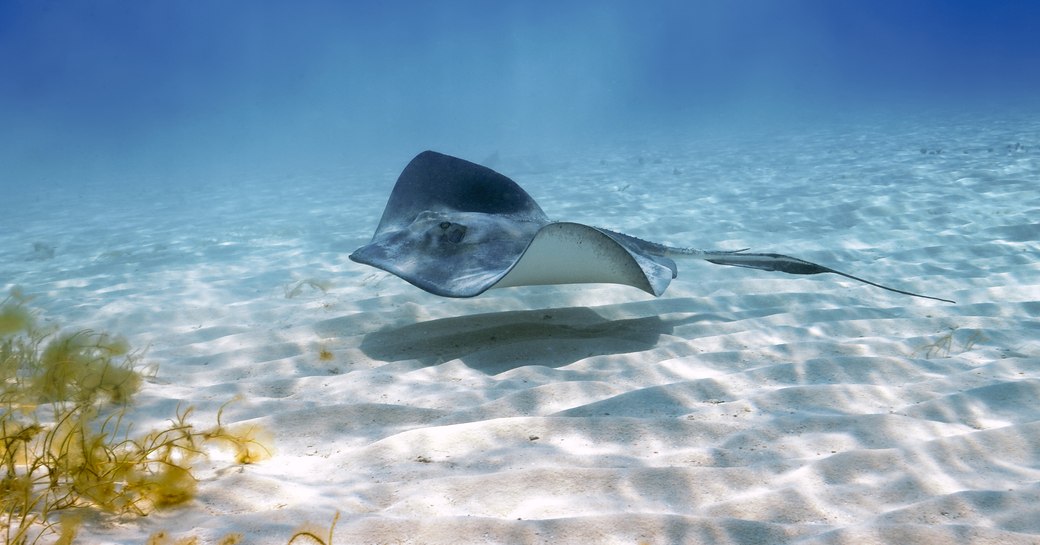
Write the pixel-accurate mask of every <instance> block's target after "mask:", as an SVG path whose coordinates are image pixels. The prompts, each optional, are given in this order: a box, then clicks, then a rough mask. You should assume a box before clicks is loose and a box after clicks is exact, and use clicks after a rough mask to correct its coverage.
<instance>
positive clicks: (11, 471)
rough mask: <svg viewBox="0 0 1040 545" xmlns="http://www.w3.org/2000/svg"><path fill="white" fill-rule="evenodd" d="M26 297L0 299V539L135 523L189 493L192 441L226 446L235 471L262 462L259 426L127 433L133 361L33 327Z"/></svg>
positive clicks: (135, 382)
mask: <svg viewBox="0 0 1040 545" xmlns="http://www.w3.org/2000/svg"><path fill="white" fill-rule="evenodd" d="M26 302H28V298H27V297H25V296H24V295H23V294H21V292H19V291H17V290H12V292H11V295H10V296H8V297H7V298H6V299H4V300H3V301H2V302H0V434H2V435H0V532H2V534H0V535H2V536H3V539H4V543H6V544H11V545H24V544H34V543H38V542H40V541H41V540H42V539H44V538H53V539H54V541H53V542H54V543H57V544H69V543H73V540H74V539H75V536H76V532H77V529H78V527H79V526H80V524H81V523H82V521H83V519H84V518H85V517H86V516H87V515H90V514H96V513H110V514H115V515H146V514H148V513H149V512H151V511H153V510H155V509H161V508H164V507H170V506H174V505H179V504H183V503H185V502H188V501H190V500H191V499H192V498H194V496H195V488H196V480H195V477H194V476H193V475H192V473H191V464H192V462H193V461H195V460H197V459H199V458H200V457H202V456H204V453H203V445H204V444H206V443H209V442H217V443H220V444H223V445H227V446H230V447H231V448H232V449H234V451H235V453H236V456H235V458H236V461H237V462H239V463H244V464H245V463H251V462H255V461H258V460H261V459H263V458H265V457H267V456H269V454H270V453H269V451H268V450H267V448H266V447H264V446H263V440H264V439H265V434H264V432H263V430H261V429H259V428H256V427H251V428H244V429H237V428H235V429H230V428H228V427H226V426H224V425H223V424H222V423H221V421H220V416H221V414H222V413H223V408H221V411H220V412H219V413H218V416H217V425H216V426H215V427H213V428H211V429H208V430H197V429H195V428H194V427H193V426H192V424H190V423H189V422H188V417H189V416H190V415H191V413H192V409H191V407H188V408H184V409H178V411H177V414H176V417H175V418H174V419H172V420H171V422H170V425H169V426H168V427H166V428H164V429H160V430H156V431H152V432H150V433H147V434H145V435H143V436H139V437H131V436H130V431H131V427H132V425H131V424H130V423H128V422H126V421H124V416H125V415H126V410H127V408H128V404H129V403H130V401H131V400H132V397H133V395H134V394H135V393H136V392H137V390H138V389H139V388H140V385H141V375H140V374H139V373H138V372H137V370H136V369H135V367H136V364H137V363H138V360H139V358H140V354H139V353H136V352H133V351H132V350H131V349H130V347H129V344H128V343H127V342H126V340H124V339H122V338H120V337H114V336H111V335H108V334H106V333H97V332H94V331H90V330H83V331H78V332H75V333H56V332H52V331H46V330H43V329H40V328H38V327H37V326H36V320H35V319H34V314H33V313H32V312H31V311H30V310H28V309H27V307H26V306H25V303H26Z"/></svg>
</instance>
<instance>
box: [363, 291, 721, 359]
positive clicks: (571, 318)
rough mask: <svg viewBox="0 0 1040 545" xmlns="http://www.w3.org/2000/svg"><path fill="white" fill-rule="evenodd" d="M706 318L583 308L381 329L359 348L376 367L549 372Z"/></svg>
mask: <svg viewBox="0 0 1040 545" xmlns="http://www.w3.org/2000/svg"><path fill="white" fill-rule="evenodd" d="M709 319H715V318H714V317H708V316H688V317H684V318H682V319H665V318H661V317H660V316H646V317H640V318H630V319H621V320H618V319H615V318H608V317H604V316H602V315H600V314H598V313H596V312H595V311H594V310H592V309H590V308H587V307H569V308H555V309H547V310H522V311H508V312H495V313H486V314H474V315H470V316H458V317H451V318H441V319H437V320H430V321H427V322H420V323H413V324H408V325H404V326H393V327H387V328H384V329H381V330H379V331H374V332H372V333H368V334H367V335H365V337H364V339H363V340H362V341H361V347H360V348H361V351H362V352H363V353H364V354H365V355H366V356H368V357H370V358H372V359H374V360H379V361H385V362H394V361H404V360H417V361H419V362H420V363H422V364H423V365H427V366H432V365H439V364H441V363H444V362H448V361H452V360H456V359H458V360H461V361H462V362H463V363H465V364H466V365H467V366H469V367H471V368H473V369H476V370H479V371H481V372H484V373H487V374H489V375H497V374H499V373H503V372H505V371H509V370H512V369H516V368H519V367H524V366H528V365H538V366H543V367H551V368H554V369H555V368H559V367H564V366H566V365H570V364H572V363H574V362H577V361H579V360H582V359H585V358H589V357H594V356H603V355H614V354H631V353H636V352H643V351H646V350H651V349H653V348H655V347H656V346H657V345H658V342H659V340H660V338H661V336H662V335H670V334H672V332H673V330H674V329H675V328H676V327H678V326H681V325H684V324H688V323H693V322H697V321H703V320H709Z"/></svg>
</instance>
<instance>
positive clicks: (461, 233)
mask: <svg viewBox="0 0 1040 545" xmlns="http://www.w3.org/2000/svg"><path fill="white" fill-rule="evenodd" d="M440 228H441V229H444V239H445V240H447V241H448V242H451V243H452V244H458V243H460V242H462V238H463V237H465V236H466V226H465V225H461V224H458V223H451V222H450V221H443V222H441V224H440Z"/></svg>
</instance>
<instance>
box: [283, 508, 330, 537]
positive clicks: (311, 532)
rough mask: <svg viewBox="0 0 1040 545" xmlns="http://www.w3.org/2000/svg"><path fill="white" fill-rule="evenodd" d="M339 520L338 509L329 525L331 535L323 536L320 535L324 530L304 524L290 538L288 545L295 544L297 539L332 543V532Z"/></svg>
mask: <svg viewBox="0 0 1040 545" xmlns="http://www.w3.org/2000/svg"><path fill="white" fill-rule="evenodd" d="M338 521H339V511H336V515H335V516H333V517H332V525H331V526H329V535H328V536H322V535H318V534H321V533H323V532H324V530H319V529H315V528H310V527H309V526H304V527H302V528H300V529H298V530H296V533H294V534H293V535H292V537H290V538H289V543H287V544H286V545H293V544H294V543H296V542H297V541H299V542H300V543H317V544H318V545H332V532H333V531H335V530H336V522H338Z"/></svg>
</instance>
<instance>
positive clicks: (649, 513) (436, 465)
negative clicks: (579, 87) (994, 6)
mask: <svg viewBox="0 0 1040 545" xmlns="http://www.w3.org/2000/svg"><path fill="white" fill-rule="evenodd" d="M1038 135H1040V132H1038V128H1037V127H1036V126H1035V125H1033V126H1025V125H1015V124H1002V123H998V122H996V121H994V122H986V123H980V122H977V121H973V122H967V123H964V124H962V125H950V126H938V125H925V126H920V127H909V126H904V127H902V128H899V127H896V128H893V127H885V126H876V127H868V126H859V127H856V128H855V129H847V130H842V131H839V130H833V131H822V130H821V131H816V132H810V133H804V132H799V133H798V135H797V136H792V135H775V136H771V137H765V136H763V137H761V139H759V140H753V141H736V140H732V141H729V142H712V143H706V142H699V141H698V142H683V141H676V140H675V139H666V138H664V137H660V138H658V137H653V138H651V139H649V140H647V141H645V142H643V143H640V144H632V143H629V144H627V145H618V146H615V147H610V148H602V149H595V150H586V151H585V152H584V153H585V155H583V156H578V157H573V156H570V157H568V156H566V155H565V154H563V153H560V154H559V156H556V157H543V158H541V163H540V164H541V165H542V166H540V167H538V168H533V167H530V165H531V163H532V161H531V160H530V159H525V158H524V157H520V156H517V157H511V156H510V155H509V154H508V153H506V151H505V150H503V151H502V162H501V164H499V165H496V166H497V168H498V169H499V170H501V171H502V172H503V173H505V174H507V175H511V176H513V177H514V178H515V179H516V180H517V181H518V182H519V183H520V184H521V185H522V186H524V187H525V188H526V189H528V191H529V192H531V193H532V195H533V196H534V197H535V198H536V199H537V200H538V201H539V202H540V203H541V205H542V206H543V208H544V209H545V210H546V211H547V212H548V214H549V215H550V216H551V217H553V218H557V219H568V220H573V221H579V222H586V223H592V224H595V225H601V226H604V227H611V228H615V229H618V230H621V231H624V232H628V233H630V234H632V235H636V236H640V237H643V238H647V239H651V240H658V241H661V242H665V243H670V244H676V245H684V246H694V247H702V248H721V249H734V248H741V247H751V248H753V249H755V250H760V251H776V252H783V253H788V254H791V255H795V256H799V257H802V258H804V259H809V260H812V261H816V262H819V263H823V264H826V265H830V266H833V267H834V268H837V269H840V270H845V271H847V272H849V273H852V274H856V275H860V276H863V277H865V278H868V279H871V280H875V281H878V282H881V283H885V284H890V285H893V286H897V287H901V288H904V289H909V290H911V291H917V292H922V293H927V294H931V295H936V296H940V297H950V298H953V299H956V300H957V301H958V303H957V304H956V305H949V304H943V303H937V302H933V301H926V300H922V299H915V298H910V297H904V296H900V295H896V294H892V293H889V292H885V291H881V290H878V289H874V288H871V287H869V286H864V285H861V284H857V283H854V282H851V281H848V280H845V279H842V278H839V277H836V276H833V275H821V276H816V277H796V276H787V275H782V274H779V273H767V272H761V271H751V270H742V269H734V268H725V267H718V266H714V265H711V264H707V263H703V262H698V261H689V262H681V263H680V264H679V267H680V274H679V278H678V279H676V281H675V282H674V283H673V284H672V286H671V287H670V288H669V290H668V292H667V293H666V294H665V295H664V296H663V297H661V298H658V299H654V298H652V297H650V296H648V295H646V294H644V293H642V292H640V291H638V290H635V289H633V288H625V287H614V286H599V285H596V286H563V287H539V288H512V289H508V290H498V291H494V292H491V293H488V294H486V295H485V296H482V297H480V298H477V299H472V300H449V299H441V298H437V297H434V296H431V295H428V294H426V293H423V292H421V291H419V290H418V289H416V288H413V287H411V286H410V285H408V284H406V283H405V282H403V281H401V280H398V279H396V278H394V277H391V276H389V275H387V274H384V273H382V272H379V271H376V270H374V269H371V268H367V267H364V266H361V265H358V264H355V263H352V262H350V261H349V260H348V259H347V254H348V253H349V252H350V251H351V250H353V249H354V248H355V247H357V246H359V245H361V244H363V243H364V242H366V241H367V239H368V237H369V236H370V235H371V232H372V231H373V230H374V228H375V225H376V222H377V221H378V218H379V214H380V213H381V210H382V206H383V204H384V203H385V200H386V197H387V196H388V194H389V191H390V188H391V186H392V184H393V182H394V180H395V178H396V174H397V172H398V171H399V169H400V168H401V167H403V166H404V164H405V163H406V162H407V160H408V159H410V156H408V155H403V156H402V157H400V161H399V163H398V164H390V165H387V169H386V172H385V173H382V174H376V175H374V176H373V175H365V176H361V175H360V174H356V173H351V172H349V170H348V169H347V168H344V169H343V171H342V172H331V173H330V172H326V173H322V174H314V175H312V174H307V175H297V176H295V177H292V178H288V179H275V178H272V177H263V176H260V177H258V178H257V179H256V180H252V179H245V178H244V179H241V180H229V181H226V182H220V183H207V184H204V183H199V184H198V185H196V186H193V187H172V188H168V189H165V190H162V191H158V190H152V189H147V188H144V189H134V190H133V191H132V192H131V194H121V195H113V194H112V193H111V190H109V189H106V188H104V187H92V188H83V189H82V190H78V191H73V192H69V191H57V190H53V189H44V190H42V192H41V193H36V194H34V195H33V197H32V198H26V199H16V200H14V201H8V203H7V204H3V205H0V206H3V207H4V211H3V215H4V217H5V223H8V225H9V226H8V227H5V228H4V229H3V230H2V231H0V287H3V288H4V289H8V288H10V286H12V285H20V286H22V288H23V289H24V290H25V291H27V292H29V293H32V294H35V295H37V296H38V299H37V300H36V305H37V306H38V307H40V308H42V309H43V310H44V311H45V313H46V316H48V317H50V318H53V319H55V320H58V321H60V322H61V323H63V324H66V325H68V326H70V327H93V328H98V329H104V330H107V331H111V332H115V333H122V334H124V335H126V336H128V337H129V339H130V340H131V342H132V344H134V345H135V346H139V347H144V346H148V347H150V348H149V350H148V352H147V358H146V359H147V361H148V362H149V363H151V364H155V365H157V366H158V373H157V375H156V376H155V378H154V379H151V380H150V381H149V382H148V383H147V384H146V385H145V387H144V389H143V391H142V393H141V394H140V395H139V397H138V399H137V410H136V411H135V413H134V418H135V419H137V420H136V421H137V422H138V424H137V426H138V429H142V430H143V429H147V428H149V427H151V426H157V425H160V424H161V423H162V422H163V421H164V420H165V419H167V418H169V417H170V416H172V414H173V410H174V408H175V407H176V406H177V405H178V403H181V404H191V405H194V406H195V407H196V413H195V417H194V419H193V421H194V422H196V423H198V424H199V425H201V426H205V425H208V424H210V423H212V421H213V418H214V417H215V414H216V411H217V410H218V409H219V407H220V406H221V405H222V404H224V403H225V402H227V401H228V400H230V399H232V398H234V397H235V396H240V397H241V400H240V401H238V402H237V403H234V404H232V405H230V406H229V407H228V408H227V410H226V412H225V415H224V417H225V421H226V422H227V423H236V422H256V423H260V424H263V425H264V426H265V427H267V428H268V429H270V430H271V431H272V432H273V433H274V434H275V448H276V449H277V451H276V455H275V456H274V458H273V459H270V460H267V461H264V462H261V463H259V464H255V465H250V466H235V465H234V464H233V462H232V461H231V460H229V459H228V457H227V456H226V455H224V454H222V453H219V452H217V453H213V456H212V457H211V459H210V461H209V462H208V463H206V464H202V465H200V466H197V467H196V470H197V472H198V474H199V476H200V477H201V479H202V480H201V483H200V488H199V496H198V499H197V501H194V502H193V503H191V504H190V505H188V506H186V507H183V508H179V509H174V510H170V511H165V512H160V513H157V514H155V515H152V516H149V517H147V518H144V519H136V520H115V521H113V520H105V519H101V520H97V521H92V522H90V523H89V524H88V525H87V527H86V528H84V530H83V536H84V542H85V543H142V542H143V541H144V539H145V538H146V537H147V536H148V535H150V534H152V533H154V532H156V531H158V530H161V529H162V530H166V531H167V532H169V533H170V534H172V535H173V536H186V535H192V534H194V535H198V536H200V537H201V538H202V540H203V542H205V543H211V542H215V540H216V539H217V538H219V537H220V536H222V535H224V534H226V533H228V532H243V533H244V534H246V535H247V536H248V538H249V541H248V542H249V543H285V542H286V541H287V540H288V538H289V536H290V535H291V534H292V532H293V530H294V529H295V528H297V527H298V526H299V525H301V524H302V523H305V522H311V523H313V524H315V525H317V526H319V527H320V526H327V525H328V524H329V522H331V520H332V517H333V515H334V513H336V512H337V511H338V512H339V513H340V514H341V518H340V521H339V524H338V526H337V528H336V543H342V544H347V543H350V544H360V543H583V544H586V543H628V544H634V543H648V544H664V543H720V544H728V543H764V544H783V543H848V544H865V543H893V544H902V543H1032V544H1036V543H1040V318H1038V315H1040V265H1038V262H1040V260H1038V256H1040V253H1038V251H1040V242H1038V241H1040V190H1038V188H1040V136H1038ZM1016 142H1019V143H1021V144H1022V145H1024V146H1026V148H1025V149H1021V150H1010V151H1009V150H1008V148H1007V146H1008V144H1012V145H1013V144H1015V143H1016ZM922 148H924V149H926V150H934V149H937V148H941V149H942V150H943V152H942V153H941V154H931V153H922V152H921V149H922ZM414 151H415V152H418V151H420V150H414ZM443 151H446V152H457V151H458V150H443ZM639 157H642V158H644V164H642V165H640V164H639V161H638V158H639ZM471 158H473V159H477V160H479V159H481V158H482V157H479V156H477V157H471ZM127 182H128V183H127V185H126V186H125V187H128V188H133V187H135V186H134V184H133V181H132V180H129V181H127ZM605 189H606V190H605ZM11 227H13V229H12V228H11ZM33 242H42V243H44V244H47V245H50V246H53V248H54V250H55V251H54V256H53V257H51V258H46V256H39V255H37V254H35V253H34V251H33V247H32V243H33ZM34 257H43V258H42V259H34ZM307 278H314V279H319V280H323V281H331V282H333V283H334V287H333V288H332V289H331V290H329V291H328V292H327V293H322V292H320V291H318V290H312V289H309V288H305V289H304V290H303V291H302V293H301V294H300V295H298V296H296V297H294V298H292V299H287V298H286V297H285V296H284V291H283V290H284V286H286V285H288V284H291V283H293V282H295V281H298V280H301V279H307ZM322 349H327V350H329V351H331V352H332V354H333V359H332V360H331V361H322V360H321V359H319V352H320V351H321V350H322Z"/></svg>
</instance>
